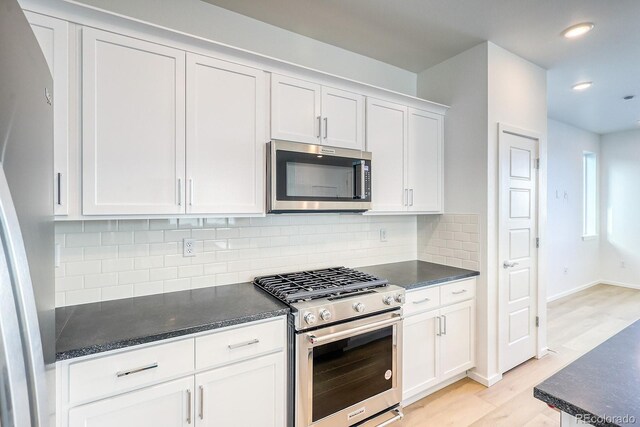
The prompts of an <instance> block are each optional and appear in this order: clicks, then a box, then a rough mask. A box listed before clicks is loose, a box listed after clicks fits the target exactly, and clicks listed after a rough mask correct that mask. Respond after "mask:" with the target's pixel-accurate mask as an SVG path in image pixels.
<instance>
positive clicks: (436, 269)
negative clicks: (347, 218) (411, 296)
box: [357, 261, 480, 290]
mask: <svg viewBox="0 0 640 427" xmlns="http://www.w3.org/2000/svg"><path fill="white" fill-rule="evenodd" d="M357 270H360V271H364V272H365V273H369V274H373V275H374V276H378V277H380V278H383V279H388V280H389V282H390V283H391V284H392V285H396V286H402V287H403V288H405V289H407V290H409V289H414V288H422V287H425V286H434V285H439V284H441V283H444V282H450V281H452V280H460V279H466V278H468V277H473V276H478V275H479V274H480V273H478V272H477V271H473V270H465V269H462V268H457V267H449V266H447V265H442V264H434V263H431V262H425V261H405V262H394V263H391V264H380V265H372V266H369V267H358V268H357Z"/></svg>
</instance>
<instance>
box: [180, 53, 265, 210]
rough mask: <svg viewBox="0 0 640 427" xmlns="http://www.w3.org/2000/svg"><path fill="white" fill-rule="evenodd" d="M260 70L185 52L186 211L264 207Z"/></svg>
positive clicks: (263, 86)
mask: <svg viewBox="0 0 640 427" xmlns="http://www.w3.org/2000/svg"><path fill="white" fill-rule="evenodd" d="M266 91H267V87H266V79H265V73H264V72H263V71H262V70H257V69H255V68H250V67H245V66H241V65H236V64H233V63H230V62H226V61H220V60H217V59H213V58H209V57H205V56H201V55H196V54H191V53H189V54H187V154H186V156H187V205H186V212H187V213H193V214H198V213H203V214H204V213H216V214H221V213H223V214H235V213H238V214H247V213H258V214H259V213H262V212H264V177H265V154H264V153H265V145H266V142H267V141H268V136H267V131H266V129H267V122H266V121H267V114H266V113H267V106H266Z"/></svg>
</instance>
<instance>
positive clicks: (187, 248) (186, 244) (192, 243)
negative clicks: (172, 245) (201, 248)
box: [182, 239, 196, 256]
mask: <svg viewBox="0 0 640 427" xmlns="http://www.w3.org/2000/svg"><path fill="white" fill-rule="evenodd" d="M182 242H183V245H182V255H183V256H196V239H183V240H182Z"/></svg>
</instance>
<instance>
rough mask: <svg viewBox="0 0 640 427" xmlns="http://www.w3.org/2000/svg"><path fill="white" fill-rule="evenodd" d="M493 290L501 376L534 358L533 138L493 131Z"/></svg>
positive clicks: (504, 129)
mask: <svg viewBox="0 0 640 427" xmlns="http://www.w3.org/2000/svg"><path fill="white" fill-rule="evenodd" d="M499 145H500V146H499V196H498V198H499V224H498V227H499V243H498V246H499V248H498V251H499V260H500V266H499V271H500V273H499V292H500V295H499V297H500V304H499V305H500V308H499V309H500V318H501V321H500V327H501V332H500V341H501V354H500V361H501V362H500V367H501V371H502V372H506V371H508V370H509V369H511V368H513V367H514V366H517V365H519V364H521V363H522V362H524V361H526V360H528V359H530V358H532V357H534V356H535V355H536V341H537V333H536V315H537V292H538V277H537V270H538V255H537V244H536V242H537V237H538V230H537V228H538V227H537V213H538V212H537V211H538V194H537V183H538V174H537V169H536V164H537V159H538V149H539V139H538V137H536V135H534V134H530V133H528V132H525V131H520V130H518V129H512V128H509V127H505V126H500V132H499Z"/></svg>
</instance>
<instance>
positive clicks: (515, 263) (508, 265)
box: [502, 261, 518, 268]
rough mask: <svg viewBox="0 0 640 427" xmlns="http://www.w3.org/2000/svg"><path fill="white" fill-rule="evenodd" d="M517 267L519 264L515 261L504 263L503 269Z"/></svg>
mask: <svg viewBox="0 0 640 427" xmlns="http://www.w3.org/2000/svg"><path fill="white" fill-rule="evenodd" d="M516 265H518V263H517V262H515V261H505V262H504V263H502V267H503V268H511V267H515V266H516Z"/></svg>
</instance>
